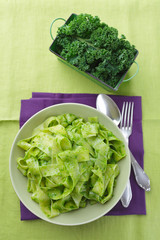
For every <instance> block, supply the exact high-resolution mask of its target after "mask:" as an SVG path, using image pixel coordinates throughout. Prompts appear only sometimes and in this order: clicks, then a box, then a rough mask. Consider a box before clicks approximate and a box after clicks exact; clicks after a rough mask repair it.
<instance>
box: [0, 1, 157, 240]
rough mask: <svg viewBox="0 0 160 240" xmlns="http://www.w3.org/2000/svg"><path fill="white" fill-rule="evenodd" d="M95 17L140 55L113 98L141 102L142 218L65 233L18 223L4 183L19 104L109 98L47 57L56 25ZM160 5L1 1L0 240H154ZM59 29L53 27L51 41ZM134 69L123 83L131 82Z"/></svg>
mask: <svg viewBox="0 0 160 240" xmlns="http://www.w3.org/2000/svg"><path fill="white" fill-rule="evenodd" d="M72 12H74V13H77V14H79V13H81V12H83V13H85V12H86V13H91V14H92V15H98V16H99V17H100V18H101V20H102V21H104V22H106V23H108V25H110V26H113V27H116V28H117V29H118V30H119V33H123V34H125V35H126V37H127V39H128V40H130V41H131V42H132V43H133V44H135V46H136V48H137V49H138V50H139V56H138V58H137V61H138V63H139V65H140V71H139V73H138V75H137V76H136V77H135V78H134V79H133V80H131V81H130V82H128V83H124V84H122V85H121V87H120V89H119V91H118V92H117V93H116V94H119V95H133V96H136V95H139V96H142V109H143V133H144V149H145V155H144V167H145V171H146V172H147V174H148V175H149V176H150V179H151V187H152V190H151V192H148V193H146V206H147V215H146V216H119V217H117V216H115V217H113V216H110V217H102V218H100V219H99V220H97V221H95V222H92V223H90V224H87V225H82V226H76V227H64V226H57V225H52V224H49V223H47V222H44V221H42V220H35V221H25V222H21V221H20V207H19V199H18V197H17V195H16V193H15V192H14V189H13V187H12V185H11V181H10V177H9V170H8V169H9V154H10V149H11V145H12V142H13V140H14V137H15V135H16V133H17V131H18V128H19V113H20V100H21V99H24V98H30V97H31V92H32V91H36V92H38V91H41V92H42V91H43V92H62V93H70V92H72V93H106V94H107V93H108V92H107V91H106V90H104V89H103V88H101V87H99V86H98V85H96V84H95V83H93V82H91V81H90V80H89V79H87V78H85V77H84V76H82V75H80V74H79V73H78V72H76V71H74V70H72V69H70V68H68V67H67V66H66V65H64V64H62V63H61V62H59V61H58V60H57V58H56V57H55V56H54V55H53V54H52V53H51V52H49V50H48V48H49V46H50V45H51V43H52V40H51V37H50V35H49V28H50V23H51V22H52V20H53V19H54V18H57V17H63V18H65V19H67V18H68V17H69V15H70V14H71V13H72ZM159 15H160V2H159V0H153V1H146V0H142V1H138V0H130V1H127V0H112V1H109V0H98V1H95V0H86V1H85V0H81V1H77V0H68V1H65V0H52V1H51V0H48V1H45V0H34V1H31V0H28V1H22V0H8V1H6V0H1V1H0V31H1V34H0V53H1V54H0V86H1V87H0V96H1V100H0V153H1V158H0V172H1V174H0V226H1V227H0V229H1V230H0V239H6V240H7V239H12V240H14V239H30V240H32V239H34V240H35V239H49V238H51V239H52V238H54V239H56V240H61V239H66V240H68V239H69V240H72V239H108V240H109V239H119V237H121V238H122V239H123V240H125V239H137V240H138V239H145V240H147V239H157V238H158V235H159V234H160V229H159V220H160V218H159V212H160V204H159V198H160V195H159V168H160V161H159V158H160V150H159V143H160V134H159V132H160V107H159V105H160V94H159V87H160V83H159V61H160V50H159V49H160V47H159V40H160V34H159V26H160V18H159ZM60 24H61V22H59V23H56V24H55V28H54V30H53V34H54V35H56V28H57V26H60ZM134 71H135V68H134V67H132V68H131V70H130V71H129V74H128V76H130V75H132V74H133V73H134Z"/></svg>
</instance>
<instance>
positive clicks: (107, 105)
mask: <svg viewBox="0 0 160 240" xmlns="http://www.w3.org/2000/svg"><path fill="white" fill-rule="evenodd" d="M96 108H97V110H98V111H100V112H102V113H104V114H105V115H107V116H108V117H109V118H111V119H112V121H113V122H114V123H115V124H116V125H117V126H118V125H119V123H120V121H121V113H120V111H119V108H118V106H117V105H116V103H115V102H114V101H113V100H112V99H111V98H110V97H108V96H107V95H105V94H99V95H98V97H97V101H96Z"/></svg>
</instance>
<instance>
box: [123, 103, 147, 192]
mask: <svg viewBox="0 0 160 240" xmlns="http://www.w3.org/2000/svg"><path fill="white" fill-rule="evenodd" d="M133 108H134V102H132V103H131V102H129V103H128V102H124V103H123V107H122V121H121V124H120V128H121V131H122V133H123V135H124V136H125V138H126V139H127V142H128V139H129V136H130V135H131V134H132V125H133ZM130 158H131V164H132V167H133V171H134V175H135V179H136V181H137V183H138V185H139V186H140V187H141V188H143V189H144V190H145V191H150V189H151V188H150V179H149V177H148V176H147V174H146V173H145V172H144V170H143V169H142V168H141V166H140V165H139V163H138V162H137V161H136V159H135V157H134V156H133V154H132V152H131V151H130Z"/></svg>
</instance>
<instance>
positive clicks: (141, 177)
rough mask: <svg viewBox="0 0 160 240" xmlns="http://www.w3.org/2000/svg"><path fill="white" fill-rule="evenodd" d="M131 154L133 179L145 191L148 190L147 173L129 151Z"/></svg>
mask: <svg viewBox="0 0 160 240" xmlns="http://www.w3.org/2000/svg"><path fill="white" fill-rule="evenodd" d="M130 156H131V163H132V167H133V171H134V174H135V179H136V181H137V183H138V185H139V186H140V187H141V188H143V189H144V190H145V191H150V189H151V188H150V180H149V177H148V176H147V174H146V173H145V172H144V170H143V169H142V168H141V166H140V165H139V163H138V162H137V161H136V159H135V157H134V156H133V154H132V153H131V151H130Z"/></svg>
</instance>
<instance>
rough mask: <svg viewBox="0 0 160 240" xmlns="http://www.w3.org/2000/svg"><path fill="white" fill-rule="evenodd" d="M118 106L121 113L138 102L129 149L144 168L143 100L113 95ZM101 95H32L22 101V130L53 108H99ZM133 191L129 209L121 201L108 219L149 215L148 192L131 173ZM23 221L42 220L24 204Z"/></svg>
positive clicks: (135, 107) (21, 205)
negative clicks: (125, 104) (71, 105)
mask: <svg viewBox="0 0 160 240" xmlns="http://www.w3.org/2000/svg"><path fill="white" fill-rule="evenodd" d="M109 96H110V97H111V98H112V99H113V100H114V101H115V103H116V104H117V105H118V107H119V109H120V111H121V110H122V104H123V102H124V101H133V102H134V116H133V117H134V119H133V131H132V135H131V136H130V141H129V143H130V144H129V145H130V146H129V147H130V150H131V151H132V153H133V155H134V156H135V158H136V160H137V161H138V162H139V164H140V165H141V167H143V155H144V149H143V133H142V105H141V97H139V96H117V95H109ZM96 98H97V94H83V93H80V94H79V93H75V94H63V93H37V92H34V93H32V98H30V99H26V100H22V101H21V112H20V127H21V126H22V125H23V124H24V123H25V122H26V121H27V120H28V119H29V118H30V117H31V116H32V115H33V114H35V113H37V112H38V111H40V110H42V109H43V108H46V107H49V106H51V105H54V104H59V103H66V102H74V103H82V104H86V105H89V106H91V107H96ZM130 181H131V187H132V194H133V197H132V200H131V203H130V205H129V207H128V208H124V207H123V206H122V205H121V202H120V201H119V202H118V203H117V204H116V206H115V207H114V208H113V209H112V210H111V211H110V212H109V213H107V214H106V215H108V216H111V215H145V214H146V204H145V191H144V190H143V189H142V188H140V187H139V186H138V185H137V183H136V180H135V177H134V173H133V170H131V176H130ZM20 207H21V220H33V219H38V217H37V216H35V215H34V214H32V213H31V212H30V211H29V210H28V209H27V208H26V207H25V206H24V205H23V204H22V203H21V202H20Z"/></svg>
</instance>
